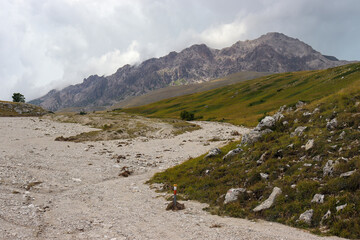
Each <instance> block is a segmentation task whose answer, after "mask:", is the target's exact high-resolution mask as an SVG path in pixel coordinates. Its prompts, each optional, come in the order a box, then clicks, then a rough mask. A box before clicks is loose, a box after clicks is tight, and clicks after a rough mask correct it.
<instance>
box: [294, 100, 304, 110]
mask: <svg viewBox="0 0 360 240" xmlns="http://www.w3.org/2000/svg"><path fill="white" fill-rule="evenodd" d="M305 105H306V103H304V102H303V101H300V100H299V101H298V102H297V103H296V105H295V107H296V108H297V109H298V108H301V107H303V106H305Z"/></svg>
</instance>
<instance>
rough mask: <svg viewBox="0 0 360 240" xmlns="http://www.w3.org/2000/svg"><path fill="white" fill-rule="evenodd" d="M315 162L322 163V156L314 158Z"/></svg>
mask: <svg viewBox="0 0 360 240" xmlns="http://www.w3.org/2000/svg"><path fill="white" fill-rule="evenodd" d="M313 160H314V161H317V162H320V161H321V160H322V157H321V155H316V156H315V157H313Z"/></svg>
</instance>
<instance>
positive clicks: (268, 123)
mask: <svg viewBox="0 0 360 240" xmlns="http://www.w3.org/2000/svg"><path fill="white" fill-rule="evenodd" d="M274 126H275V119H274V118H273V117H271V116H266V117H265V118H263V119H262V120H261V121H260V122H259V124H258V125H257V126H256V127H255V129H254V130H255V131H261V130H263V129H269V128H273V127H274Z"/></svg>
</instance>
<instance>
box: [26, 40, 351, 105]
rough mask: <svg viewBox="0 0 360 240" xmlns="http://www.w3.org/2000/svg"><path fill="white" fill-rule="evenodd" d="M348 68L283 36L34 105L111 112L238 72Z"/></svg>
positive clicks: (139, 69)
mask: <svg viewBox="0 0 360 240" xmlns="http://www.w3.org/2000/svg"><path fill="white" fill-rule="evenodd" d="M346 63H349V62H347V61H339V60H337V59H336V58H335V57H329V56H323V55H322V54H321V53H319V52H317V51H315V50H314V49H312V48H311V47H310V46H309V45H307V44H305V43H303V42H301V41H300V40H298V39H294V38H291V37H288V36H286V35H284V34H281V33H268V34H266V35H263V36H261V37H259V38H258V39H255V40H247V41H238V42H236V43H235V44H233V45H232V46H230V47H227V48H224V49H221V50H218V49H211V48H209V47H208V46H206V45H204V44H200V45H193V46H191V47H189V48H186V49H184V50H182V51H181V52H179V53H177V52H171V53H169V54H168V55H166V56H164V57H160V58H152V59H149V60H146V61H144V62H142V63H140V64H139V65H135V66H130V65H125V66H123V67H121V68H119V69H118V70H117V71H116V73H114V74H112V75H110V76H98V75H93V76H90V77H88V78H86V79H84V81H83V82H82V83H80V84H76V85H71V86H68V87H66V88H64V89H62V90H52V91H50V92H49V93H48V94H46V95H45V96H43V97H40V98H38V99H35V100H33V101H30V103H32V104H36V105H40V106H42V107H44V108H46V109H49V110H52V111H55V110H59V109H62V108H69V107H82V108H92V107H98V106H111V105H113V104H115V103H117V102H119V101H121V100H124V99H126V98H128V97H131V96H139V95H143V94H145V93H148V92H149V91H152V90H156V89H159V88H163V87H167V86H176V85H187V84H194V83H201V82H207V81H210V80H212V79H216V78H220V77H224V76H227V75H229V74H232V73H236V72H240V71H256V72H290V71H301V70H313V69H325V68H329V67H335V66H339V65H343V64H346Z"/></svg>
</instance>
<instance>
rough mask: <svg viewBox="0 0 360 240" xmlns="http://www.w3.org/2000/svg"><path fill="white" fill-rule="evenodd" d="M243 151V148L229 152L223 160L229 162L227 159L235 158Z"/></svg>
mask: <svg viewBox="0 0 360 240" xmlns="http://www.w3.org/2000/svg"><path fill="white" fill-rule="evenodd" d="M242 151H243V150H242V149H241V148H235V149H233V150H231V151H229V152H228V153H227V154H226V155H225V156H224V157H223V160H227V159H229V158H231V157H233V156H235V155H237V154H239V153H241V152H242Z"/></svg>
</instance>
